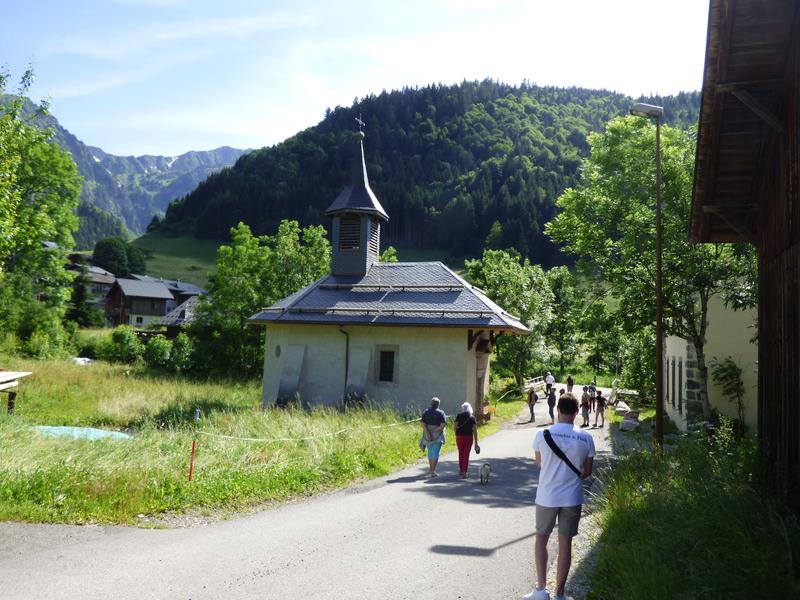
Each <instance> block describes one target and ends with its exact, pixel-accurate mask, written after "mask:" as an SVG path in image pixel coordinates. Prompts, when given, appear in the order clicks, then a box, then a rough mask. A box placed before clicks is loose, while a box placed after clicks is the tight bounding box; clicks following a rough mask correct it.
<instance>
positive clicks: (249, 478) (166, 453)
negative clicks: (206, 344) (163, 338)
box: [0, 355, 523, 524]
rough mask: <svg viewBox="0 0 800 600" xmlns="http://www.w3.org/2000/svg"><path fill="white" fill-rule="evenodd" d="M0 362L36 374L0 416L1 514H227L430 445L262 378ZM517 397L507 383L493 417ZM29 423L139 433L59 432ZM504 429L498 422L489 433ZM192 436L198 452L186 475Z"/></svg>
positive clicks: (37, 518)
mask: <svg viewBox="0 0 800 600" xmlns="http://www.w3.org/2000/svg"><path fill="white" fill-rule="evenodd" d="M0 364H3V366H4V367H5V368H7V369H12V370H26V371H32V372H33V373H34V374H33V376H31V377H29V378H27V379H25V380H24V381H23V382H22V383H21V384H20V394H19V397H18V401H17V410H16V412H15V414H14V415H12V416H8V415H5V414H1V415H0V520H20V521H32V522H63V523H90V522H97V523H127V524H132V523H137V522H139V521H140V519H141V517H140V515H144V516H146V517H152V516H155V517H156V518H157V517H158V515H159V514H162V513H165V512H185V511H187V510H193V511H199V512H201V513H203V512H207V513H213V514H222V515H223V516H224V515H227V514H231V513H234V512H236V511H239V510H242V509H246V508H248V507H253V506H258V505H261V504H263V503H268V502H275V501H283V500H286V499H289V498H292V497H296V496H299V495H308V494H313V493H317V492H320V491H323V490H327V489H332V488H335V487H340V486H343V485H346V484H348V483H350V482H352V481H355V480H359V479H364V478H371V477H377V476H381V475H385V474H388V473H390V472H391V471H393V470H395V469H397V468H399V467H402V466H405V465H408V464H411V463H413V462H414V461H416V460H417V459H419V458H420V457H421V456H422V455H421V453H420V451H419V448H418V447H417V441H418V439H419V433H420V428H419V425H418V423H403V421H404V419H405V417H403V416H401V415H399V414H397V413H395V412H394V411H391V410H383V409H380V408H377V409H370V410H365V411H355V412H349V413H342V412H340V411H336V410H329V409H319V410H314V411H312V412H310V413H306V412H303V411H280V410H274V409H268V410H262V409H261V408H260V396H261V384H260V382H258V381H251V382H235V381H230V382H226V381H214V382H208V381H191V380H187V379H184V378H181V377H174V376H166V375H160V374H157V373H151V372H148V371H146V370H143V369H137V368H132V367H129V366H125V365H111V364H108V363H104V362H96V363H94V364H92V365H88V366H77V365H73V364H72V363H71V362H69V361H63V360H62V361H34V360H26V359H21V358H16V357H12V356H7V355H0ZM522 407H523V404H522V402H521V400H520V399H519V398H518V397H515V396H514V395H511V396H509V397H508V398H507V400H506V401H504V402H501V403H499V404H498V416H502V415H509V414H516V413H517V412H519V410H520V409H521V408H522ZM196 408H200V410H201V413H202V418H201V420H200V422H199V423H195V422H194V413H195V409H196ZM32 425H71V426H93V427H100V428H105V429H112V430H121V431H125V432H129V433H132V434H133V437H132V438H131V439H128V440H101V441H88V440H76V439H71V438H52V437H45V436H44V435H42V434H41V433H39V432H38V431H36V430H33V429H31V426H32ZM498 428H499V421H498V419H495V420H492V421H491V422H490V423H488V424H487V425H485V426H482V427H481V434H480V435H481V437H484V436H486V435H489V434H491V433H493V432H495V431H497V429H498ZM221 436H231V437H233V438H254V440H255V441H254V440H243V439H229V438H227V437H221ZM453 438H454V436H452V435H450V436H448V442H447V446H446V447H445V449H444V451H445V452H447V451H451V450H453V449H454V439H453ZM192 440H197V442H198V446H197V447H198V450H197V457H196V461H195V466H194V469H195V470H194V481H192V482H191V483H190V482H189V481H188V468H189V455H190V449H191V445H192Z"/></svg>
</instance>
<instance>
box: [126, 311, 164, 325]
mask: <svg viewBox="0 0 800 600" xmlns="http://www.w3.org/2000/svg"><path fill="white" fill-rule="evenodd" d="M138 317H141V319H142V321H141V323H139V322H137V320H136V319H137V318H138ZM163 318H164V317H163V315H161V316H159V315H137V314H136V313H131V314H130V315H129V316H128V324H129V325H133V326H134V327H147V326H148V325H150V323H152V322H153V321H158V320H159V319H163Z"/></svg>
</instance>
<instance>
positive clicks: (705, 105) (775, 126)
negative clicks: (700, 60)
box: [690, 0, 800, 243]
mask: <svg viewBox="0 0 800 600" xmlns="http://www.w3.org/2000/svg"><path fill="white" fill-rule="evenodd" d="M798 5H799V4H798V2H794V1H789V0H711V3H710V10H709V17H708V37H707V42H706V59H705V71H704V75H703V89H702V99H701V104H700V122H699V125H698V139H697V161H696V163H695V179H694V190H693V198H692V218H691V227H690V237H691V239H692V240H694V241H699V242H738V241H747V242H751V243H754V242H755V241H756V232H757V229H756V228H757V224H758V215H759V209H760V207H759V197H758V191H759V182H758V177H759V173H760V172H761V168H762V163H763V160H764V155H765V148H767V147H768V143H769V140H770V139H771V136H775V135H781V134H782V132H783V131H784V130H785V129H786V123H782V122H781V121H782V119H781V118H780V117H779V116H778V115H780V114H781V112H780V111H781V107H782V104H783V103H785V98H786V94H787V89H788V88H789V86H790V85H791V81H790V79H789V78H788V77H787V76H786V70H787V68H786V65H787V59H788V57H789V52H790V48H791V44H792V43H793V40H794V38H795V37H796V36H797V35H798V31H797V27H798V25H797V20H798V11H800V8H798Z"/></svg>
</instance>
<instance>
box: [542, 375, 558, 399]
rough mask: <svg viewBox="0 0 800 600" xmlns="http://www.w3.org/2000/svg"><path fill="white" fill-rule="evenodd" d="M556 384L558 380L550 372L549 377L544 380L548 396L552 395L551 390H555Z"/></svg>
mask: <svg viewBox="0 0 800 600" xmlns="http://www.w3.org/2000/svg"><path fill="white" fill-rule="evenodd" d="M555 384H556V378H555V377H553V374H552V373H551V372H550V371H548V372H547V377H545V378H544V385H545V391H546V392H547V395H548V396H549V395H550V390H551V389H553V386H554V385H555Z"/></svg>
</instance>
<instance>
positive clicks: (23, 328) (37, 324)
mask: <svg viewBox="0 0 800 600" xmlns="http://www.w3.org/2000/svg"><path fill="white" fill-rule="evenodd" d="M17 334H18V335H19V337H20V338H21V339H22V342H23V343H22V351H23V353H24V354H27V355H28V356H31V357H33V358H39V359H44V358H58V357H60V356H63V355H64V354H65V353H66V351H67V348H68V346H69V344H68V338H69V336H68V333H67V332H66V331H65V330H64V326H63V325H62V324H61V319H60V318H59V316H58V314H57V313H56V311H51V310H48V309H47V307H45V306H44V305H43V304H40V303H38V302H31V303H29V304H27V305H26V306H25V309H24V311H23V313H22V318H21V321H20V324H19V328H18V330H17Z"/></svg>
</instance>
